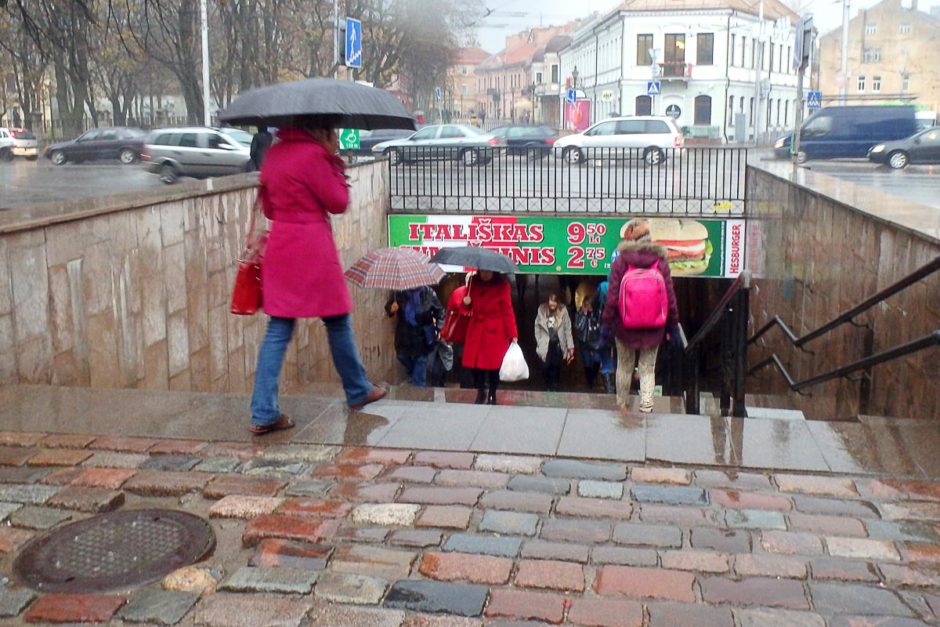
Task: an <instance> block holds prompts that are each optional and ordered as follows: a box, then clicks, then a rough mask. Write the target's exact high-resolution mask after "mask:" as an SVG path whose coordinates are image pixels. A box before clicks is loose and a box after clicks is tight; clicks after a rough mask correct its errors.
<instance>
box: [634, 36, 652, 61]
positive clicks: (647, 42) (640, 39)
mask: <svg viewBox="0 0 940 627" xmlns="http://www.w3.org/2000/svg"><path fill="white" fill-rule="evenodd" d="M652 49H653V35H652V34H645V35H637V36H636V64H637V65H649V64H651V63H652V62H653V59H651V58H650V51H651V50H652Z"/></svg>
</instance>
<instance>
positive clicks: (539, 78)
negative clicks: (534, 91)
mask: <svg viewBox="0 0 940 627" xmlns="http://www.w3.org/2000/svg"><path fill="white" fill-rule="evenodd" d="M535 84H536V85H541V84H542V73H541V72H536V73H535Z"/></svg>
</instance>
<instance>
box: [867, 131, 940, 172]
mask: <svg viewBox="0 0 940 627" xmlns="http://www.w3.org/2000/svg"><path fill="white" fill-rule="evenodd" d="M868 159H869V161H874V162H875V163H883V164H886V165H888V166H889V167H892V168H894V169H895V170H900V169H901V168H906V167H907V165H908V164H909V163H940V128H937V127H934V128H928V129H927V130H926V131H921V132H920V133H917V134H916V135H912V136H910V137H908V138H907V139H901V140H899V141H894V142H885V143H883V144H878V145H877V146H872V148H871V150H869V151H868Z"/></svg>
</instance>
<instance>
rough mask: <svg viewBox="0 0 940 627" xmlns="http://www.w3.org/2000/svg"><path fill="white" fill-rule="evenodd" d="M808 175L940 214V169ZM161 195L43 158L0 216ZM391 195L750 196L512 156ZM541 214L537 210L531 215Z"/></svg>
mask: <svg viewBox="0 0 940 627" xmlns="http://www.w3.org/2000/svg"><path fill="white" fill-rule="evenodd" d="M767 158H768V153H767V152H766V151H757V152H751V153H749V161H750V162H751V163H754V164H757V165H759V164H760V162H761V161H762V160H765V159H767ZM807 167H808V168H809V169H812V170H813V171H815V172H820V173H823V174H827V175H830V176H834V177H836V178H839V179H842V180H847V181H852V182H854V183H858V184H860V185H865V186H868V187H872V188H875V189H878V190H879V191H882V192H884V193H887V194H890V195H895V196H899V197H903V198H907V199H909V200H912V201H914V202H918V203H920V204H923V205H926V206H930V207H935V208H940V176H938V174H940V166H909V167H908V168H906V169H904V170H890V169H888V168H885V167H878V166H875V165H874V164H869V163H867V162H864V161H811V162H810V163H809V164H808V166H807ZM162 187H164V185H163V183H161V182H160V180H159V179H158V178H157V176H155V175H153V174H149V173H148V172H146V171H145V170H144V168H143V166H141V165H140V164H137V165H132V166H123V165H120V164H118V163H117V162H106V161H102V162H96V163H94V164H90V165H88V164H81V165H76V164H66V165H64V166H59V167H56V166H53V165H52V164H51V163H50V162H49V161H47V160H45V159H40V160H39V161H35V162H31V161H25V160H22V159H16V160H14V161H12V162H10V163H0V210H5V209H13V208H17V207H25V206H29V205H34V204H40V203H48V202H62V201H66V200H75V199H81V198H94V197H100V196H106V195H109V194H116V193H126V192H132V191H137V190H142V189H159V188H162ZM391 187H392V194H393V196H396V197H400V198H402V200H403V201H404V202H405V204H407V205H415V207H404V206H403V207H402V208H422V209H423V208H436V207H437V204H429V205H428V206H427V207H425V206H424V204H420V203H419V204H416V201H418V200H419V199H422V198H424V199H425V200H426V199H428V198H430V197H435V198H438V199H440V200H441V202H440V203H439V204H440V208H442V209H443V208H445V207H446V209H447V210H449V211H453V210H455V209H459V210H464V209H470V208H471V207H473V208H474V209H477V210H479V209H480V203H481V202H485V203H489V202H490V200H491V199H494V198H501V199H511V200H512V205H513V207H516V208H518V207H520V206H521V207H523V208H529V210H546V211H552V210H567V207H568V205H567V204H564V203H563V204H564V207H561V206H560V205H558V200H560V199H564V198H571V199H576V200H578V201H582V202H581V205H577V203H575V204H572V205H571V206H572V209H571V210H577V207H578V206H583V207H584V209H585V210H597V207H595V206H594V205H592V204H591V203H589V202H586V199H591V200H594V199H610V198H638V197H648V198H649V197H658V198H661V199H670V198H683V199H684V198H693V199H706V200H710V199H714V200H725V199H736V198H739V197H740V196H739V194H741V193H743V190H742V188H743V178H742V177H740V175H739V169H738V168H737V167H736V164H730V163H729V164H728V165H727V166H726V165H725V164H724V163H722V162H721V161H719V160H713V161H708V160H707V159H703V158H699V159H698V160H695V159H684V160H682V161H681V163H674V162H673V161H669V162H667V163H666V164H664V165H663V166H659V167H647V166H645V165H643V164H642V163H633V162H631V163H617V164H614V165H611V164H610V163H609V162H597V163H594V164H590V163H589V164H585V165H580V166H571V165H569V164H567V163H566V162H564V161H562V160H560V159H559V160H556V159H550V160H547V161H529V160H527V159H526V158H524V157H510V158H503V159H500V160H498V161H493V162H491V163H489V164H486V165H482V166H475V167H465V166H463V165H461V164H458V163H453V162H443V161H435V162H423V163H419V164H416V165H402V166H394V167H393V170H392V177H391ZM735 204H737V203H735ZM536 206H537V207H538V209H532V207H536ZM396 208H398V207H397V206H396ZM487 208H489V207H487ZM508 209H509V207H508V206H507V207H505V208H504V210H508ZM603 210H612V209H611V208H610V207H605V208H603Z"/></svg>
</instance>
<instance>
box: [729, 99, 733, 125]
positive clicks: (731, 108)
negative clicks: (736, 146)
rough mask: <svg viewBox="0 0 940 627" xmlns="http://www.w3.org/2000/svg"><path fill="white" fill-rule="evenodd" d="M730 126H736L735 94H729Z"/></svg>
mask: <svg viewBox="0 0 940 627" xmlns="http://www.w3.org/2000/svg"><path fill="white" fill-rule="evenodd" d="M728 126H734V96H728Z"/></svg>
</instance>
